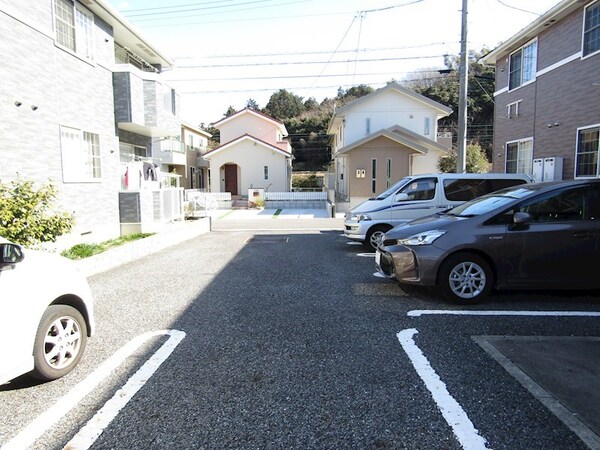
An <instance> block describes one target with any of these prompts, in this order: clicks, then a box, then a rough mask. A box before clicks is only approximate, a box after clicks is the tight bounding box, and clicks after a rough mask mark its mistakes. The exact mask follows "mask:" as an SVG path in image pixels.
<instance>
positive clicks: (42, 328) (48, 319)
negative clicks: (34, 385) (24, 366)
mask: <svg viewBox="0 0 600 450" xmlns="http://www.w3.org/2000/svg"><path fill="white" fill-rule="evenodd" d="M86 342H87V326H86V323H85V319H84V318H83V316H82V315H81V313H80V312H79V311H77V310H76V309H75V308H73V307H71V306H67V305H51V306H49V307H48V309H47V310H46V311H45V313H44V315H43V316H42V320H41V321H40V325H39V327H38V331H37V335H36V339H35V347H34V351H33V356H34V363H35V369H34V376H36V378H39V379H42V380H53V379H56V378H60V377H62V376H64V375H66V374H67V373H69V372H70V371H71V370H72V369H73V367H75V366H76V365H77V363H78V362H79V360H80V359H81V357H82V355H83V352H84V350H85V346H86Z"/></svg>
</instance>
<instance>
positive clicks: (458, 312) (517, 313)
mask: <svg viewBox="0 0 600 450" xmlns="http://www.w3.org/2000/svg"><path fill="white" fill-rule="evenodd" d="M406 314H407V315H408V316H409V317H420V316H427V315H448V316H532V317H600V311H470V310H446V309H415V310H412V311H409V312H407V313H406Z"/></svg>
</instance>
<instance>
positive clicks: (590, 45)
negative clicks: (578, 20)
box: [583, 2, 600, 56]
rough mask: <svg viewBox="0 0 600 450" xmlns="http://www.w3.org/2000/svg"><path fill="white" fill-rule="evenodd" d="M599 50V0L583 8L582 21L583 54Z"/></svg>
mask: <svg viewBox="0 0 600 450" xmlns="http://www.w3.org/2000/svg"><path fill="white" fill-rule="evenodd" d="M597 51H600V2H596V3H594V4H592V5H590V6H588V7H587V8H586V9H585V18H584V22H583V56H587V55H591V54H592V53H596V52H597Z"/></svg>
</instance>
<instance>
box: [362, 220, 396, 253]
mask: <svg viewBox="0 0 600 450" xmlns="http://www.w3.org/2000/svg"><path fill="white" fill-rule="evenodd" d="M390 229H391V227H389V226H384V225H379V226H375V227H373V228H371V229H370V230H369V232H368V233H367V240H366V241H365V247H367V249H368V250H371V251H375V250H377V247H379V244H381V242H382V241H383V236H384V235H385V233H386V232H388V231H389V230H390Z"/></svg>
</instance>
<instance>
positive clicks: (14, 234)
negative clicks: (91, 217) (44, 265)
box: [0, 179, 75, 246]
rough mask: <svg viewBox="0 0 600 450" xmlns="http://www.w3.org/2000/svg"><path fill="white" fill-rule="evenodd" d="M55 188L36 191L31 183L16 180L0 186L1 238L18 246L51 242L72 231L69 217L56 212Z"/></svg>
mask: <svg viewBox="0 0 600 450" xmlns="http://www.w3.org/2000/svg"><path fill="white" fill-rule="evenodd" d="M57 195H58V192H57V189H56V187H55V186H54V185H53V184H51V183H48V184H45V185H42V186H40V187H39V188H36V187H35V186H34V184H33V182H32V181H25V180H21V179H17V180H15V181H12V182H10V183H0V235H1V236H3V237H4V238H6V239H8V240H10V241H12V242H14V243H16V244H21V245H26V246H31V245H35V244H39V243H41V242H54V241H56V238H57V237H59V236H61V235H63V234H65V233H68V232H69V231H71V228H72V227H73V224H74V222H75V219H74V217H73V215H72V214H70V213H67V212H60V211H56V209H55V206H54V202H55V201H56V197H57Z"/></svg>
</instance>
